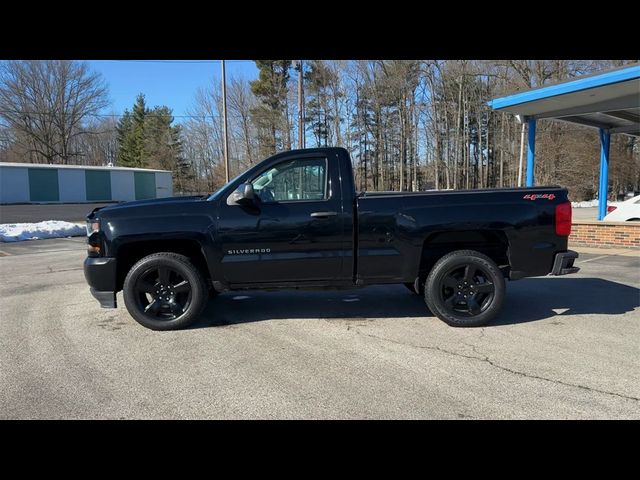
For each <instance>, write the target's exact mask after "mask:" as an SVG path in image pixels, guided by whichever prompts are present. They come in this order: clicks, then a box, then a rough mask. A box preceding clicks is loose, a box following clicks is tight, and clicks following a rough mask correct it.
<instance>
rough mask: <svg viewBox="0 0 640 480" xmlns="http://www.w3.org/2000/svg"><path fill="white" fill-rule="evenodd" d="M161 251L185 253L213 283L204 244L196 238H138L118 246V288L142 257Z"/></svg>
mask: <svg viewBox="0 0 640 480" xmlns="http://www.w3.org/2000/svg"><path fill="white" fill-rule="evenodd" d="M159 252H171V253H177V254H180V255H184V256H185V257H187V258H188V259H189V260H190V261H191V263H193V265H194V266H195V267H196V268H197V269H198V270H199V271H200V273H201V274H202V276H203V278H204V279H205V280H206V282H207V285H208V286H209V285H210V283H211V275H210V272H209V268H208V265H207V260H206V257H205V253H204V249H203V246H202V244H201V243H200V242H199V241H198V240H196V239H184V238H182V239H158V240H148V239H138V240H133V241H129V242H127V243H124V244H122V245H119V246H118V251H117V259H118V262H117V268H116V288H117V290H118V291H119V290H122V286H123V284H124V279H125V277H126V276H127V273H128V272H129V270H131V267H133V265H135V264H136V262H138V261H139V260H140V259H142V258H144V257H146V256H148V255H151V254H154V253H159Z"/></svg>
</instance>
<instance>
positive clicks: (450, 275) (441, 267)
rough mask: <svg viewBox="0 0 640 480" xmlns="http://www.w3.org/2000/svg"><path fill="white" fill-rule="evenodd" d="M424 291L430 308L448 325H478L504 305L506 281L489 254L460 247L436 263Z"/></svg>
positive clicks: (493, 315)
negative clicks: (460, 248)
mask: <svg viewBox="0 0 640 480" xmlns="http://www.w3.org/2000/svg"><path fill="white" fill-rule="evenodd" d="M424 293H425V301H426V303H427V306H428V307H429V310H431V312H432V313H433V314H434V315H436V316H437V317H438V318H439V319H441V320H443V321H444V322H446V323H447V324H449V325H451V326H452V327H479V326H482V325H486V324H487V323H488V322H489V321H490V320H491V319H493V318H494V317H495V316H496V315H497V314H498V312H499V311H500V309H501V308H502V304H503V302H504V295H505V282H504V277H503V275H502V272H501V271H500V269H499V268H498V266H497V265H496V263H495V262H494V261H493V260H491V259H490V258H489V257H487V256H486V255H484V254H482V253H480V252H476V251H475V250H457V251H455V252H451V253H449V254H447V255H445V256H444V257H442V258H441V259H440V260H438V261H437V262H436V264H435V265H434V266H433V268H432V269H431V272H430V273H429V276H428V277H427V282H426V284H425V289H424Z"/></svg>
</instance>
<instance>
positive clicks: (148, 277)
mask: <svg viewBox="0 0 640 480" xmlns="http://www.w3.org/2000/svg"><path fill="white" fill-rule="evenodd" d="M134 288H135V291H136V300H137V302H138V308H140V309H141V310H142V311H143V312H144V313H145V314H146V315H148V316H150V317H152V318H153V319H154V320H175V319H176V318H178V317H179V316H180V315H182V314H183V313H184V312H185V311H186V310H187V309H188V308H189V304H190V303H191V298H192V295H191V285H190V284H189V281H188V280H187V279H185V278H184V277H183V276H182V275H181V274H180V272H178V271H176V270H174V269H172V268H171V267H168V266H159V267H153V268H150V269H149V270H147V271H146V272H145V273H143V274H142V275H140V277H138V280H137V281H136V283H135V287H134Z"/></svg>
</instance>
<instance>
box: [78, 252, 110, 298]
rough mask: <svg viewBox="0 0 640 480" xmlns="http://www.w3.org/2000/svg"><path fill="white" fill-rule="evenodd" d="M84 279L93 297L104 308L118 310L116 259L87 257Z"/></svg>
mask: <svg viewBox="0 0 640 480" xmlns="http://www.w3.org/2000/svg"><path fill="white" fill-rule="evenodd" d="M84 278H85V279H86V280H87V283H88V284H89V287H91V288H90V291H91V295H93V296H94V297H95V299H96V300H98V302H100V306H101V307H102V308H116V307H117V305H116V259H115V258H110V257H87V258H86V259H85V261H84Z"/></svg>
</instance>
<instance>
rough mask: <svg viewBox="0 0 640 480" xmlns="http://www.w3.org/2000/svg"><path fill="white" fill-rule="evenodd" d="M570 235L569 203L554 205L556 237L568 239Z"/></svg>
mask: <svg viewBox="0 0 640 480" xmlns="http://www.w3.org/2000/svg"><path fill="white" fill-rule="evenodd" d="M570 234H571V202H565V203H561V204H559V205H556V235H560V236H563V237H568V236H569V235H570Z"/></svg>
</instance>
